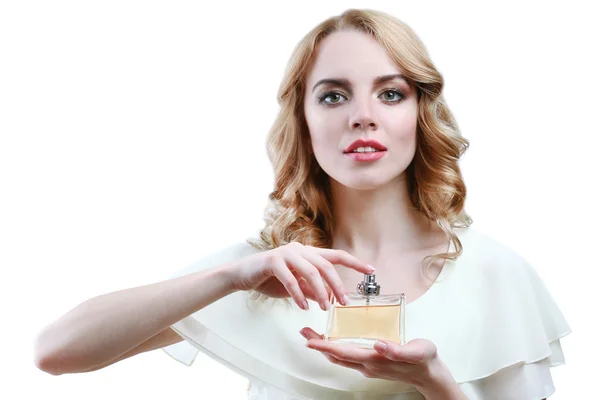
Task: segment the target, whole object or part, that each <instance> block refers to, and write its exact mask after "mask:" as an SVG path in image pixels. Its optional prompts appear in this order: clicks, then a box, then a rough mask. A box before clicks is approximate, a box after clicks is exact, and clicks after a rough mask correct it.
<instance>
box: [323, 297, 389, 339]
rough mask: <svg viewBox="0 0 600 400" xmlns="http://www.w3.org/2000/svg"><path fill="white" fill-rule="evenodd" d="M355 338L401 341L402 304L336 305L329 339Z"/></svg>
mask: <svg viewBox="0 0 600 400" xmlns="http://www.w3.org/2000/svg"><path fill="white" fill-rule="evenodd" d="M353 338H357V339H372V340H378V339H385V340H391V341H394V342H398V343H400V304H394V305H369V306H348V307H343V306H339V305H337V306H335V309H334V310H333V319H332V321H331V330H330V332H329V340H340V339H353Z"/></svg>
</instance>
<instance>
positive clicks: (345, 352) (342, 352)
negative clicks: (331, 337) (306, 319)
mask: <svg viewBox="0 0 600 400" xmlns="http://www.w3.org/2000/svg"><path fill="white" fill-rule="evenodd" d="M306 345H307V346H308V347H309V348H311V349H314V350H318V351H320V352H322V353H326V354H329V355H330V356H333V357H335V358H337V359H339V360H342V361H349V362H354V363H361V364H368V363H376V362H379V361H381V360H382V359H383V360H385V358H382V356H381V355H380V354H378V353H377V352H376V351H374V350H372V349H364V348H360V347H356V346H353V345H348V344H341V343H329V342H328V341H326V340H315V339H309V340H308V342H307V343H306Z"/></svg>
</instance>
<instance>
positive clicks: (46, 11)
mask: <svg viewBox="0 0 600 400" xmlns="http://www.w3.org/2000/svg"><path fill="white" fill-rule="evenodd" d="M289 3H290V2H280V3H275V2H273V4H267V3H260V2H259V3H257V2H251V3H250V2H239V3H237V4H232V3H231V2H219V3H204V2H203V3H202V5H201V3H200V2H177V3H175V2H163V3H162V4H159V3H158V2H149V1H144V2H142V1H140V2H133V1H104V2H95V4H94V5H92V3H91V2H77V1H71V2H66V1H54V2H36V3H33V2H29V1H20V2H8V1H7V2H4V3H2V5H1V6H0V102H1V103H0V134H1V142H0V174H1V175H0V177H1V182H0V183H1V186H0V190H1V193H0V202H1V204H0V205H1V208H0V212H1V216H0V217H1V220H0V235H1V237H0V240H1V242H0V243H1V244H0V246H1V250H0V257H1V260H0V261H1V267H2V270H1V274H2V275H1V279H0V282H1V283H0V285H1V287H2V290H1V291H0V296H1V303H0V304H2V305H1V307H2V314H1V315H2V317H3V318H2V320H1V323H2V329H1V332H2V347H3V349H2V362H1V363H0V381H1V382H2V384H1V385H0V391H2V392H0V397H2V398H5V399H12V398H27V399H29V398H42V397H43V398H48V399H59V398H60V399H63V400H67V399H89V400H91V399H106V398H116V399H129V398H149V397H151V398H160V397H163V398H167V396H169V397H168V398H176V397H177V396H178V395H180V396H185V397H184V398H188V399H201V398H218V399H243V398H244V396H245V393H244V391H245V387H246V381H245V380H244V379H243V378H241V377H239V376H237V375H235V374H234V373H232V372H230V371H229V370H227V369H226V368H225V367H223V366H221V365H219V364H217V363H215V362H214V361H212V360H210V359H208V358H207V357H206V356H204V355H200V356H199V357H198V359H197V360H196V363H195V364H194V366H193V367H191V368H186V367H185V366H183V365H182V364H179V363H178V362H176V361H174V360H172V359H171V358H170V357H169V356H167V355H166V354H164V353H163V352H162V351H160V350H158V351H154V352H150V353H145V354H141V355H139V356H137V357H134V358H131V359H128V360H125V361H123V362H120V363H117V364H114V365H112V366H110V367H108V368H106V369H104V370H100V371H97V372H93V373H89V374H75V375H63V376H58V377H56V376H51V375H48V374H45V373H43V372H41V371H39V370H37V369H36V368H35V366H34V363H33V355H32V343H33V338H34V337H35V335H36V334H37V332H38V331H39V330H40V329H41V328H43V326H44V325H46V324H48V323H50V322H52V321H53V320H55V319H56V318H58V317H59V316H61V315H62V314H64V313H65V312H67V311H68V310H70V309H71V308H73V307H75V306H76V305H78V304H79V303H80V302H82V301H84V300H85V299H87V298H90V297H93V296H96V295H99V294H102V293H106V292H110V291H115V290H118V289H123V288H127V287H132V286H138V285H144V284H147V283H151V282H155V281H158V280H162V279H165V278H166V276H168V275H169V274H171V273H172V272H173V271H174V270H176V269H179V268H181V267H182V266H185V265H187V264H188V263H190V262H192V261H194V260H196V259H198V258H200V257H202V256H204V255H205V254H207V253H209V252H211V251H212V250H213V249H216V248H217V247H221V246H225V245H227V244H229V243H231V242H232V241H238V240H243V239H244V238H245V237H246V236H248V235H253V234H254V233H255V232H257V230H258V229H259V228H260V227H261V226H262V212H263V208H264V206H265V205H266V202H267V195H268V193H269V191H270V190H271V188H272V177H273V175H272V172H271V167H270V164H269V162H268V159H267V156H266V151H265V137H266V134H267V131H268V129H269V128H270V126H271V123H272V122H273V120H274V117H275V115H276V112H277V104H276V101H275V95H276V92H277V88H278V85H279V82H280V79H281V77H282V73H283V69H284V67H285V65H286V63H287V60H288V57H289V56H290V54H291V51H292V49H293V47H294V46H295V45H296V43H297V42H298V41H299V40H300V39H301V37H302V36H303V35H304V34H305V33H306V32H308V31H309V30H310V29H311V28H312V27H314V26H315V25H316V24H317V23H319V22H320V21H322V20H323V19H325V18H327V17H329V16H331V15H334V14H338V13H340V12H342V11H343V10H345V9H346V8H350V7H357V8H363V7H371V8H375V9H380V10H382V11H387V12H389V13H391V14H393V15H395V16H396V17H398V18H400V19H401V20H403V21H404V22H406V23H407V24H409V26H411V27H412V28H413V29H414V30H415V31H416V32H417V34H418V35H419V36H420V38H421V39H422V40H423V41H424V43H425V45H426V46H427V48H428V50H429V52H430V55H431V57H432V59H433V61H434V63H435V65H436V67H437V68H439V70H440V71H441V72H442V74H443V75H444V78H445V80H446V86H445V89H444V93H445V97H446V100H447V102H448V104H449V106H450V108H451V110H452V111H453V112H454V114H455V116H456V118H457V120H458V123H459V126H460V128H461V130H462V133H463V135H464V136H465V137H466V138H467V139H469V140H470V141H471V148H470V149H469V150H468V152H467V153H466V155H465V156H464V158H463V159H462V161H461V167H462V171H463V175H464V178H465V181H466V184H467V188H468V198H467V202H466V210H467V212H468V213H469V214H470V215H471V216H472V217H473V219H474V220H475V223H474V225H473V227H477V228H479V229H480V230H482V231H484V232H488V233H490V234H492V235H493V236H495V237H496V238H497V239H499V240H501V241H502V242H504V243H506V244H508V245H509V246H511V247H513V248H514V249H515V250H517V251H518V252H520V253H521V254H522V255H523V256H524V257H526V258H527V259H528V260H529V261H531V263H532V264H533V265H534V266H535V267H536V268H537V269H538V271H539V272H540V274H541V276H542V277H543V279H544V280H545V282H546V284H547V286H548V287H549V289H550V290H551V292H552V293H553V294H554V295H555V297H556V301H557V303H558V304H559V306H560V307H561V309H562V310H563V312H564V314H565V316H566V317H567V320H568V322H569V323H570V325H571V328H572V329H573V333H572V334H571V335H569V336H568V337H566V338H565V339H563V341H562V344H563V350H564V352H565V356H566V361H567V364H566V365H564V366H560V367H557V368H555V369H553V376H554V380H555V384H556V387H557V392H556V394H555V395H553V396H552V399H556V400H559V399H575V398H581V397H583V396H584V395H593V394H594V393H595V392H594V389H593V388H594V386H595V385H594V380H595V379H596V378H597V377H596V374H594V373H593V371H594V370H595V371H596V372H597V356H598V350H597V344H596V342H595V341H594V340H593V339H595V338H596V337H597V334H598V330H597V328H596V326H595V325H596V321H597V317H594V315H597V314H598V312H597V310H596V309H597V297H596V296H597V279H596V278H597V276H598V267H599V266H600V265H599V263H598V257H597V255H596V254H597V253H596V251H597V249H598V239H599V238H600V237H599V235H598V226H599V222H600V219H599V217H598V209H597V207H598V200H597V197H595V196H594V194H596V193H597V191H596V186H597V185H598V182H599V180H598V178H597V176H598V172H600V171H599V169H600V168H598V164H597V147H598V145H600V141H599V139H598V137H599V134H600V132H599V128H598V121H597V117H598V89H599V84H598V71H599V70H600V65H599V63H598V61H597V43H596V42H597V40H594V38H598V37H600V32H599V29H598V28H597V24H596V21H595V19H593V15H594V13H593V12H592V10H591V8H590V7H589V6H584V4H587V2H586V3H584V2H576V1H569V2H565V3H564V4H561V5H548V4H546V2H543V3H542V2H540V3H527V2H524V3H521V4H520V5H519V6H508V5H506V2H502V5H501V4H497V5H490V4H488V3H485V4H483V3H479V2H478V3H475V2H473V3H471V4H467V3H459V2H456V1H453V2H451V5H448V4H446V2H439V3H432V2H400V1H394V2H392V1H389V2H382V1H369V2H366V1H344V2H306V1H304V2H301V3H300V2H297V3H293V4H289ZM589 3H592V2H589ZM594 26H596V27H594ZM8 393H11V394H8ZM171 396H173V397H171Z"/></svg>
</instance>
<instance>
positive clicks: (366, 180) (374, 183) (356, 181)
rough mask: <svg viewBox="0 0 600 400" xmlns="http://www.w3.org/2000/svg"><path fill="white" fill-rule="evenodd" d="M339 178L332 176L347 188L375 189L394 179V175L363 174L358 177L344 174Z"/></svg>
mask: <svg viewBox="0 0 600 400" xmlns="http://www.w3.org/2000/svg"><path fill="white" fill-rule="evenodd" d="M339 178H340V179H336V178H332V179H333V180H335V181H336V182H337V183H338V184H340V185H342V186H345V187H347V188H349V189H354V190H364V191H369V190H375V189H378V188H380V187H383V186H386V185H387V184H389V183H390V182H391V181H392V180H394V178H395V177H393V176H388V177H384V176H379V177H377V178H375V177H373V176H364V177H359V176H352V177H347V176H345V177H339Z"/></svg>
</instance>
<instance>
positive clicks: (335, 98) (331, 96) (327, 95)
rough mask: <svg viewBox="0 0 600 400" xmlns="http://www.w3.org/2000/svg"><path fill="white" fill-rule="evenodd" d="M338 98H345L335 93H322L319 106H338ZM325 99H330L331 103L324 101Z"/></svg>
mask: <svg viewBox="0 0 600 400" xmlns="http://www.w3.org/2000/svg"><path fill="white" fill-rule="evenodd" d="M340 98H344V99H345V98H346V96H344V95H342V94H340V93H337V92H327V93H324V94H323V95H322V96H320V97H319V104H321V103H325V104H338V103H340V101H341V100H340ZM327 99H331V100H333V101H326V100H327Z"/></svg>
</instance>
